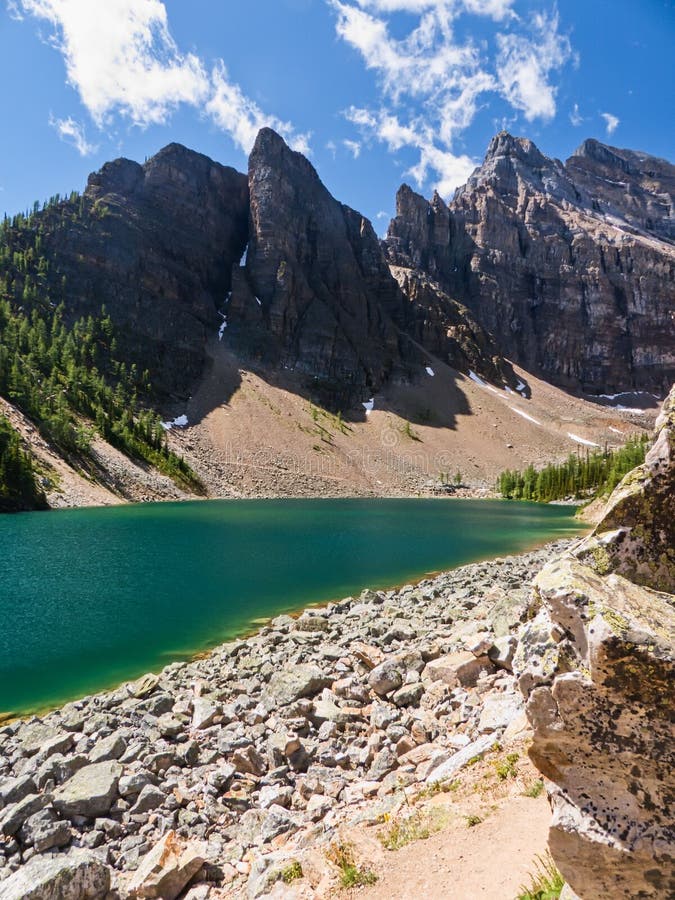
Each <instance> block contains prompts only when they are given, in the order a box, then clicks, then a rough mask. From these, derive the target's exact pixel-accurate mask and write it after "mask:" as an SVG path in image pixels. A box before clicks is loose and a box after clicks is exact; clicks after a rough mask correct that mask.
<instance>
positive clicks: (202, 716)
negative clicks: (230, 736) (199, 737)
mask: <svg viewBox="0 0 675 900" xmlns="http://www.w3.org/2000/svg"><path fill="white" fill-rule="evenodd" d="M221 712H222V707H221V706H220V704H218V703H214V702H213V701H212V700H209V699H208V698H207V697H196V698H195V699H194V700H193V702H192V728H193V729H194V730H195V731H199V730H200V729H202V728H208V727H209V725H212V724H213V720H214V719H215V718H216V716H218V715H220V713H221Z"/></svg>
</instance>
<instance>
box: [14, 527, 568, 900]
mask: <svg viewBox="0 0 675 900" xmlns="http://www.w3.org/2000/svg"><path fill="white" fill-rule="evenodd" d="M569 544H570V542H569V541H558V542H556V543H553V544H549V545H547V546H546V547H544V548H541V549H538V550H534V551H531V552H529V553H526V554H523V555H520V556H514V557H507V558H503V559H496V560H492V561H489V562H482V563H476V564H472V565H468V566H464V567H462V568H459V569H456V570H453V571H451V572H447V573H443V574H441V575H438V576H435V577H433V578H429V579H425V580H423V581H421V582H420V583H419V584H417V585H406V586H404V587H402V588H400V589H399V590H396V591H370V590H366V591H364V592H363V593H362V594H361V595H360V596H359V597H358V598H346V599H345V600H342V601H340V602H337V603H332V604H330V605H328V606H326V607H324V608H321V609H308V610H306V611H305V612H303V613H302V614H301V615H300V616H298V617H297V618H293V617H290V616H279V617H277V618H275V619H273V620H272V621H271V622H270V623H269V624H267V625H266V626H265V627H263V628H262V629H261V630H260V631H259V632H258V633H257V634H255V635H254V636H252V637H250V638H248V639H245V640H236V641H232V642H230V643H227V644H224V645H222V646H220V647H219V648H217V649H216V650H214V651H213V652H212V653H210V654H209V655H208V656H207V657H205V658H203V659H199V660H196V661H194V662H190V663H182V662H181V663H174V664H172V665H169V666H167V667H166V668H165V669H164V670H163V671H162V672H160V673H159V674H158V675H153V674H150V675H146V676H144V677H143V678H141V679H140V680H138V681H136V682H133V683H128V684H125V685H123V686H122V687H120V688H119V689H117V690H115V691H112V692H108V693H104V694H99V695H97V696H93V697H88V698H85V699H83V700H78V701H75V702H73V703H69V704H67V705H66V706H64V707H63V708H61V709H59V710H57V711H54V712H50V713H49V714H47V715H44V716H40V717H33V718H31V719H29V720H25V721H16V722H11V723H8V724H5V725H4V726H3V727H1V728H0V900H19V898H29V897H30V898H48V897H56V896H58V897H59V898H62V900H63V898H65V900H68V898H85V897H86V898H99V897H100V898H104V897H107V898H108V900H113V898H126V897H163V898H173V897H177V896H185V897H189V898H190V900H206V898H211V900H212V898H219V897H250V898H256V897H261V896H266V895H267V894H268V893H270V892H271V891H274V892H275V893H274V895H275V896H277V894H278V893H279V892H281V893H282V894H283V891H284V890H286V887H285V886H286V883H287V882H288V881H289V879H290V880H291V881H294V882H296V883H295V884H294V885H293V890H294V891H295V892H296V893H294V894H293V896H303V897H322V896H326V894H327V893H328V892H329V891H330V890H331V889H332V888H333V887H334V886H335V885H336V884H337V883H338V881H339V876H340V871H341V870H340V860H339V859H337V860H336V851H335V836H336V834H337V833H338V831H339V829H340V828H341V827H343V826H344V825H345V823H357V822H360V823H366V824H367V823H371V824H372V823H376V822H381V821H383V820H384V819H388V818H389V817H390V816H392V815H397V814H398V813H399V812H400V810H401V807H402V805H404V804H405V803H406V802H407V800H406V797H407V796H408V795H407V794H406V793H405V792H406V791H408V793H409V792H410V790H418V791H432V792H433V791H434V790H437V789H439V786H441V785H444V784H447V783H448V782H451V781H452V779H453V777H454V776H455V775H456V773H458V772H459V771H460V769H462V768H463V767H464V766H466V765H467V763H469V762H474V761H475V760H476V759H478V758H480V757H481V756H482V755H484V754H485V753H487V752H490V751H491V750H493V749H494V747H495V745H496V744H497V742H501V745H503V746H507V745H508V742H509V740H510V739H512V738H513V737H515V736H516V735H518V734H519V733H520V734H522V732H523V730H524V729H525V728H526V720H525V716H524V712H523V699H522V697H521V694H520V692H519V690H518V687H517V682H516V678H515V676H514V675H513V672H512V659H513V655H514V652H515V650H516V646H517V638H516V633H517V632H518V631H519V629H520V628H521V626H522V624H523V623H524V622H526V621H528V620H529V619H530V618H531V617H532V615H533V614H534V612H535V610H534V609H533V602H534V601H533V599H532V594H531V589H530V587H531V582H532V580H533V578H534V577H535V575H536V573H537V572H538V571H539V570H540V569H541V568H542V566H543V565H544V564H545V563H546V562H547V561H548V560H549V559H550V558H551V557H552V556H553V555H554V554H558V553H560V552H562V551H563V550H564V549H565V548H566V547H568V546H569ZM291 876H292V877H291ZM288 890H290V888H288ZM59 891H60V893H59ZM298 891H300V893H297V892H298Z"/></svg>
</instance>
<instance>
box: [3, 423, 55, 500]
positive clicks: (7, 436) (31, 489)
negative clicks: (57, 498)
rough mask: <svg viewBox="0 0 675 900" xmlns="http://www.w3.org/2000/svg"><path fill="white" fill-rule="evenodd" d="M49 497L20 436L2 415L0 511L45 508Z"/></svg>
mask: <svg viewBox="0 0 675 900" xmlns="http://www.w3.org/2000/svg"><path fill="white" fill-rule="evenodd" d="M46 507H47V500H46V498H45V495H44V493H43V491H42V489H41V488H40V487H39V485H38V481H37V478H36V475H35V472H34V470H33V463H32V460H31V457H30V454H29V453H26V452H25V451H24V450H23V449H22V447H21V438H20V437H19V435H18V433H17V432H16V431H15V430H14V429H13V428H12V426H11V425H10V423H9V422H8V421H7V419H6V418H5V417H4V416H0V512H11V511H13V510H22V509H23V510H28V509H45V508H46Z"/></svg>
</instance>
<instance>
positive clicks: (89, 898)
mask: <svg viewBox="0 0 675 900" xmlns="http://www.w3.org/2000/svg"><path fill="white" fill-rule="evenodd" d="M109 890H110V869H109V868H108V867H107V866H106V865H104V864H103V863H102V862H101V861H100V860H99V859H97V858H96V857H95V856H93V855H91V854H89V853H84V852H82V851H77V852H76V851H73V852H71V853H69V854H67V855H59V856H55V857H53V858H49V857H45V856H35V857H34V858H33V859H31V860H30V861H29V862H28V863H27V864H26V865H25V866H22V867H21V868H20V869H19V870H18V871H17V872H15V873H14V874H13V875H10V877H9V878H8V879H6V880H5V881H4V882H2V883H1V884H0V900H103V898H104V897H105V896H106V895H107V893H108V891H109Z"/></svg>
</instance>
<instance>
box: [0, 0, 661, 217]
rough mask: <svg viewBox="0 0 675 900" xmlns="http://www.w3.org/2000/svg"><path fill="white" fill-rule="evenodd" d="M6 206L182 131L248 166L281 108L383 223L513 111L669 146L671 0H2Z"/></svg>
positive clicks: (517, 116)
mask: <svg viewBox="0 0 675 900" xmlns="http://www.w3.org/2000/svg"><path fill="white" fill-rule="evenodd" d="M0 2H2V3H4V9H2V8H0V50H1V51H2V60H3V64H4V65H3V70H4V74H5V81H4V83H5V89H4V91H3V106H4V116H3V121H4V128H3V136H2V140H1V141H0V211H3V210H4V211H7V212H9V213H13V212H17V211H19V210H21V209H25V208H26V207H28V206H29V205H32V203H33V201H34V200H42V199H44V198H46V197H49V196H50V195H52V194H54V193H56V192H60V193H65V192H68V191H70V190H71V189H81V188H82V187H83V185H84V183H85V181H86V177H87V174H88V173H89V172H90V171H92V170H94V169H97V168H99V167H100V166H101V165H102V164H103V162H105V161H106V160H107V159H112V158H114V157H116V156H127V157H130V158H132V159H137V160H139V161H143V159H144V158H145V157H147V156H150V155H152V154H153V153H154V152H156V151H157V150H158V149H159V148H160V147H162V146H164V145H165V144H167V143H169V142H170V141H179V142H181V143H184V144H186V145H187V146H189V147H192V148H194V149H195V150H199V151H201V152H203V153H206V154H208V155H209V156H211V157H213V158H214V159H217V160H219V161H220V162H222V163H225V164H228V165H233V166H235V167H237V168H239V169H240V170H244V171H245V168H246V155H247V152H248V150H249V149H250V145H251V143H252V141H253V138H254V136H255V133H256V131H257V129H258V127H260V126H261V125H265V124H269V125H272V127H275V128H276V129H277V130H279V131H281V133H282V134H283V135H284V137H286V139H287V140H288V141H289V143H291V144H292V145H293V146H295V147H296V148H298V149H302V150H303V151H305V152H307V153H308V155H309V156H310V158H311V160H312V162H313V163H314V165H315V166H316V167H317V169H318V171H319V174H320V175H321V177H322V179H323V181H324V183H325V184H326V185H327V186H328V188H329V189H330V190H331V191H332V192H333V193H334V194H335V196H337V197H338V198H339V199H340V200H342V201H343V202H345V203H348V204H350V205H351V206H354V207H356V208H357V209H360V210H361V211H362V212H364V213H365V214H366V215H368V216H369V217H370V218H371V219H372V220H373V222H374V224H375V227H376V228H377V230H378V231H380V232H382V231H383V229H384V228H385V227H386V223H387V221H388V218H389V216H390V215H391V214H392V213H393V209H394V195H395V192H396V189H397V187H398V186H399V184H400V183H401V182H402V181H407V182H408V183H409V184H411V185H412V186H413V187H414V188H415V189H417V190H419V191H421V192H422V193H424V194H426V195H430V193H431V191H432V190H433V189H434V188H435V187H437V188H439V190H440V191H441V193H442V194H443V195H444V196H446V197H447V196H450V195H451V194H452V191H453V189H454V187H455V186H457V185H458V184H461V183H463V181H464V180H465V178H466V175H467V174H468V172H469V171H470V170H471V168H472V167H473V166H474V165H475V164H477V163H478V162H480V160H481V158H482V156H483V154H484V152H485V148H486V146H487V144H488V142H489V140H490V137H491V136H492V135H493V134H494V133H495V132H496V131H498V130H499V129H501V128H503V127H504V128H507V129H508V130H509V131H511V132H512V133H514V134H521V135H525V136H528V137H531V138H532V139H533V140H534V141H535V142H536V143H537V144H538V146H539V147H540V148H541V149H542V150H543V151H544V152H545V153H547V154H548V155H552V156H558V157H560V158H563V159H564V158H565V157H566V156H568V155H569V154H570V153H571V152H572V151H573V150H574V148H575V147H576V146H578V144H579V143H581V141H582V140H583V139H584V138H586V137H589V136H592V137H596V138H598V139H600V140H604V141H606V142H607V143H610V144H614V145H615V146H620V147H632V148H634V149H641V150H645V151H647V152H650V153H653V154H655V155H658V156H664V157H666V158H669V159H671V160H672V159H673V158H674V156H675V154H674V153H673V143H674V141H673V138H674V133H675V126H674V122H675V116H674V112H675V102H674V92H673V84H675V77H674V76H675V64H674V58H675V55H674V54H673V47H674V46H675V2H673V0H640V2H635V0H560V2H559V3H558V4H557V5H556V4H555V3H553V2H551V0H246V2H244V0H190V2H187V0H164V2H162V0H11V2H7V0H0Z"/></svg>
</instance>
